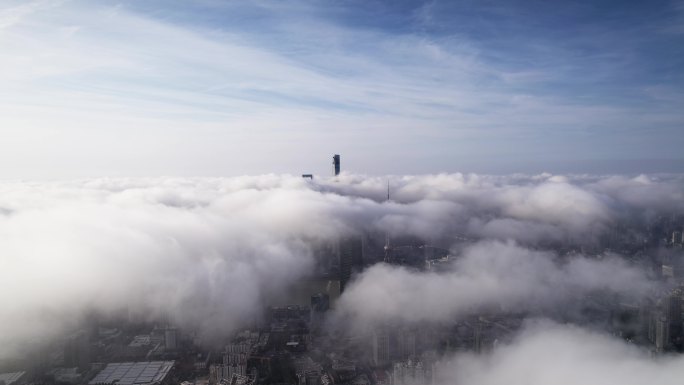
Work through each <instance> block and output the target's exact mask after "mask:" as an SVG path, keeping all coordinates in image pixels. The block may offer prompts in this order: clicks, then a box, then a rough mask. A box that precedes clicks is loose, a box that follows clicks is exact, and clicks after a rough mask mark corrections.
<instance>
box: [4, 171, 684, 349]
mask: <svg viewBox="0 0 684 385" xmlns="http://www.w3.org/2000/svg"><path fill="white" fill-rule="evenodd" d="M387 180H389V183H390V187H391V190H392V201H391V202H385V198H384V196H385V194H386V188H387V187H386V186H387V185H386V183H387ZM682 191H683V189H682V182H681V179H680V177H679V176H640V177H638V178H631V179H630V178H624V177H605V178H597V177H561V176H552V175H539V176H521V175H520V176H509V177H494V176H481V175H461V174H451V175H447V174H444V175H422V176H394V177H392V176H391V177H364V176H359V175H349V174H344V175H342V176H340V177H339V178H336V179H325V178H316V179H314V180H313V181H308V180H303V179H302V178H299V177H293V176H278V175H263V176H254V177H247V176H246V177H237V178H216V179H209V178H195V179H182V178H155V179H95V180H80V181H72V182H45V183H42V182H3V183H1V184H0V239H2V242H0V255H1V256H2V257H1V259H0V261H1V262H2V269H0V281H2V282H3V289H4V290H2V292H1V293H0V302H2V303H3V306H2V307H0V340H1V341H2V344H1V346H3V347H4V348H3V349H4V353H10V352H12V350H13V349H15V348H16V347H17V346H20V345H22V344H23V343H24V342H25V341H27V340H34V339H38V338H40V337H43V336H48V337H49V336H54V335H57V334H59V333H60V332H61V331H63V330H66V329H68V328H70V327H72V326H73V325H74V324H75V323H76V322H77V321H78V320H79V319H81V317H82V316H83V315H84V314H86V313H88V312H89V311H98V312H102V313H115V314H119V313H121V312H123V311H130V312H132V313H134V314H146V315H147V316H148V317H150V318H154V317H158V316H161V315H168V316H170V318H171V319H172V320H173V321H174V322H175V323H177V324H179V325H181V326H184V327H188V328H198V329H199V330H202V331H203V332H204V333H205V334H206V336H212V335H224V334H225V333H227V332H229V331H230V330H233V329H234V328H235V327H239V326H241V325H243V323H244V321H245V320H251V319H253V317H254V316H256V315H258V313H259V311H260V306H261V304H262V302H263V300H264V299H265V298H269V297H270V296H272V295H273V294H275V293H279V292H281V291H282V290H283V289H284V288H287V287H288V286H289V285H290V284H292V282H294V281H296V280H297V279H298V278H300V277H302V276H304V275H306V274H308V273H310V272H311V270H312V266H313V265H314V263H315V261H314V259H313V256H312V253H311V245H312V244H313V243H320V242H334V241H335V240H336V239H337V238H339V237H340V236H345V235H349V234H353V233H356V234H358V233H362V232H363V233H368V234H379V235H380V237H381V238H382V236H383V235H384V233H385V232H388V233H390V234H391V235H392V236H393V237H395V236H397V237H398V236H403V235H411V236H414V237H418V238H422V239H424V240H426V241H436V242H437V241H439V242H442V243H443V244H445V245H446V246H447V247H448V246H450V245H452V244H454V243H459V242H460V241H458V239H461V238H462V237H463V236H466V237H468V238H469V239H472V240H482V241H483V242H482V243H479V244H477V245H475V246H472V247H470V248H468V249H466V251H465V252H464V256H465V257H464V258H463V259H462V260H461V261H459V262H458V263H457V264H456V265H455V266H454V270H453V272H451V273H447V274H444V275H439V276H437V275H434V276H433V275H430V274H414V273H412V272H409V271H407V270H403V269H396V268H389V267H387V266H374V267H372V268H370V269H369V270H368V271H367V272H366V273H364V274H363V275H361V276H360V278H359V280H358V282H357V283H356V286H354V287H353V288H352V289H350V291H349V293H348V294H346V295H345V297H344V298H343V299H342V304H344V307H343V308H344V309H348V310H349V309H354V308H356V307H358V308H359V309H365V308H367V307H372V306H373V303H374V301H377V300H382V299H383V298H384V296H386V295H387V292H388V291H387V290H386V289H387V287H392V292H394V293H402V294H405V295H406V296H404V295H401V296H400V295H396V296H394V297H393V298H390V299H389V301H383V302H384V304H383V306H385V307H386V308H383V307H382V306H380V307H376V308H375V309H370V310H369V311H368V312H365V311H364V314H365V315H364V316H367V317H371V318H373V319H375V318H381V317H382V316H384V315H383V314H385V315H386V314H394V313H397V312H401V308H402V307H403V306H409V308H410V309H412V311H410V312H408V311H407V312H405V314H406V315H405V316H406V317H408V319H412V318H415V319H420V318H421V317H425V314H426V313H430V314H434V316H433V317H436V318H438V319H439V318H441V317H447V316H449V315H453V314H457V313H459V312H461V311H462V310H464V309H467V308H469V307H473V306H475V307H477V306H479V305H494V304H501V302H506V301H509V302H510V303H518V304H523V303H525V300H532V301H531V303H541V304H544V303H546V302H548V301H549V300H552V299H554V298H555V297H553V296H548V294H547V293H546V292H545V291H547V290H548V289H550V288H552V287H554V286H555V285H559V286H558V287H562V288H563V289H568V290H569V289H571V288H574V287H578V289H579V291H572V292H574V293H584V292H587V291H590V290H593V289H601V288H604V287H605V288H607V289H609V290H612V291H615V292H620V293H626V294H633V295H635V296H636V295H639V294H640V293H642V292H643V290H645V289H646V288H647V287H648V285H647V284H645V283H643V282H644V280H643V278H644V277H643V276H641V275H640V274H639V273H638V272H637V271H635V270H634V269H632V268H631V267H629V266H628V265H626V264H625V263H623V262H621V261H620V260H619V259H617V258H606V259H603V260H589V259H583V258H580V257H578V258H575V259H571V260H567V261H558V260H556V259H555V256H554V255H553V254H550V253H546V252H541V251H539V252H537V251H529V250H527V249H526V248H525V247H527V246H534V245H536V244H538V243H539V242H544V241H546V240H549V239H551V240H553V241H555V242H561V243H564V242H575V244H582V242H584V240H585V238H586V241H587V242H590V243H591V242H592V240H591V239H592V237H591V236H592V235H595V232H599V233H600V232H601V231H603V230H604V229H606V228H608V227H609V226H611V225H613V224H615V223H617V222H619V221H622V220H624V219H625V218H627V219H629V220H634V221H637V222H638V223H643V222H644V221H646V220H648V218H651V217H653V216H657V215H660V214H662V213H670V214H671V213H673V212H681V210H682V201H683V200H682ZM459 237H460V238H459ZM487 239H495V240H496V241H494V242H492V241H486V240H487ZM511 242H515V243H511ZM525 280H527V281H528V282H523V281H525ZM627 282H629V284H628V283H627ZM407 283H410V284H411V285H410V287H411V290H408V291H407V290H406V286H405V285H406V284H407ZM540 288H542V291H541V292H540V291H538V290H537V289H540ZM467 293H471V295H470V296H468V295H467ZM416 296H418V297H420V300H419V301H416V302H415V303H414V302H413V301H414V300H416V299H417V298H416ZM438 297H439V298H438ZM438 299H439V300H440V301H442V302H439V301H438ZM444 300H447V304H446V305H444V303H443V301H444ZM431 301H432V302H431ZM438 302H439V303H438ZM431 305H435V306H437V305H439V306H438V307H439V309H438V310H435V309H432V308H427V307H429V306H431ZM412 306H413V307H415V306H418V308H416V309H413V308H412ZM413 310H415V311H413ZM428 310H430V311H429V312H428ZM350 311H351V312H352V313H353V311H352V310H350ZM374 311H376V312H375V313H374ZM377 311H381V312H380V313H381V314H380V313H377Z"/></svg>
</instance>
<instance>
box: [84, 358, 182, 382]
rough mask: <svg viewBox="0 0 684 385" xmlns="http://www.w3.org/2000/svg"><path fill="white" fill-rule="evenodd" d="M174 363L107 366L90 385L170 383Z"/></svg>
mask: <svg viewBox="0 0 684 385" xmlns="http://www.w3.org/2000/svg"><path fill="white" fill-rule="evenodd" d="M173 364H174V362H173V361H148V362H121V363H115V364H107V366H106V367H105V368H104V369H102V370H101V371H100V372H99V373H98V374H97V375H96V376H95V378H93V379H92V380H91V381H90V382H89V383H88V384H89V385H114V384H117V385H151V384H165V383H168V377H169V373H170V372H171V370H172V369H173Z"/></svg>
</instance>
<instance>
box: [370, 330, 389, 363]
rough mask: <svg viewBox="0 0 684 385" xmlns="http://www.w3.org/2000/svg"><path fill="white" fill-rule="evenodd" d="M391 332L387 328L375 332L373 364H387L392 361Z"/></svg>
mask: <svg viewBox="0 0 684 385" xmlns="http://www.w3.org/2000/svg"><path fill="white" fill-rule="evenodd" d="M390 339H391V338H390V333H389V331H388V330H386V329H385V328H380V329H378V330H375V332H373V364H375V365H376V366H383V365H387V364H389V362H390Z"/></svg>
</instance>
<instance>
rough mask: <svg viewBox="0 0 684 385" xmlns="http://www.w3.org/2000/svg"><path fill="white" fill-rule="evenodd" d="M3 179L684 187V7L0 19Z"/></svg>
mask: <svg viewBox="0 0 684 385" xmlns="http://www.w3.org/2000/svg"><path fill="white" fill-rule="evenodd" d="M0 84H1V85H2V87H0V164H2V168H1V169H0V178H63V177H66V178H70V177H89V176H154V175H183V176H204V175H212V176H220V175H241V174H254V173H259V174H260V173H270V172H274V173H292V174H298V173H303V172H312V173H316V174H325V173H328V172H329V159H330V157H331V155H332V154H333V153H340V154H342V159H343V169H346V170H349V171H354V172H359V173H368V174H384V173H393V174H405V173H435V172H457V171H461V172H483V173H508V172H527V173H536V172H542V171H549V172H559V173H567V172H598V173H609V172H625V173H638V172H658V171H662V172H669V171H684V155H683V154H684V151H682V148H683V147H684V112H682V110H683V107H684V2H682V1H646V2H637V1H634V2H628V1H573V2H569V1H531V0H530V1H499V2H489V1H429V2H425V1H387V2H380V1H335V2H326V1H287V2H283V1H254V2H246V1H212V0H206V1H196V2H192V3H190V2H184V1H129V2H126V1H123V2H105V1H99V2H92V1H37V2H26V1H2V2H0Z"/></svg>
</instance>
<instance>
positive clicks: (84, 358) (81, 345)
mask: <svg viewBox="0 0 684 385" xmlns="http://www.w3.org/2000/svg"><path fill="white" fill-rule="evenodd" d="M89 365H90V338H88V333H87V332H86V331H84V330H81V331H78V332H76V333H74V334H72V335H71V336H69V337H68V338H67V340H66V341H65V344H64V366H66V367H78V368H79V369H80V370H87V369H88V367H89Z"/></svg>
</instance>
